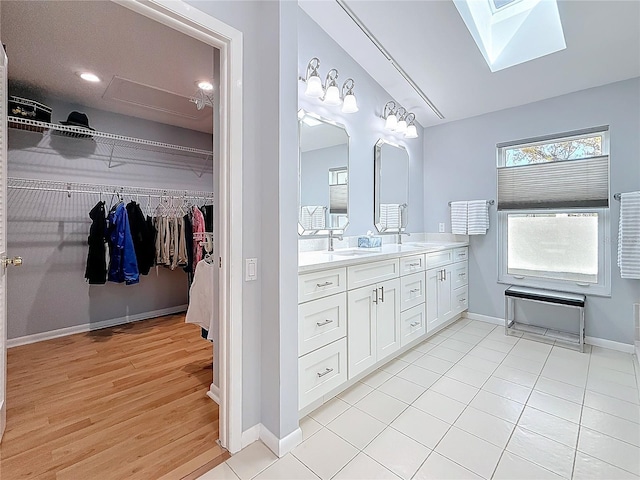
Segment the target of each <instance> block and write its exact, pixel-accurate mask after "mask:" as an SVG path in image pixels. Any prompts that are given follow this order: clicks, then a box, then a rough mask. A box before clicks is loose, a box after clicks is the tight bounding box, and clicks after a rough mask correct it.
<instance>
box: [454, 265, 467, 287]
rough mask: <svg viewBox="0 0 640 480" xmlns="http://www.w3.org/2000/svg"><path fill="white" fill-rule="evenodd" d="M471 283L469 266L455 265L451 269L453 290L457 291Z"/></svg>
mask: <svg viewBox="0 0 640 480" xmlns="http://www.w3.org/2000/svg"><path fill="white" fill-rule="evenodd" d="M468 283H469V264H468V263H467V262H460V263H454V264H453V266H452V267H451V288H453V289H456V288H458V287H462V286H464V285H467V284H468Z"/></svg>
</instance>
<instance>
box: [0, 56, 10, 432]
mask: <svg viewBox="0 0 640 480" xmlns="http://www.w3.org/2000/svg"><path fill="white" fill-rule="evenodd" d="M7 76H8V75H7V55H6V53H5V51H4V48H3V47H2V46H0V263H1V264H0V441H2V435H3V434H4V430H5V428H6V426H7V282H6V278H7V275H6V267H5V265H6V264H5V262H4V259H5V258H6V256H7V233H6V232H7V216H6V198H7V108H8V106H7V97H8V95H7V93H8V92H7Z"/></svg>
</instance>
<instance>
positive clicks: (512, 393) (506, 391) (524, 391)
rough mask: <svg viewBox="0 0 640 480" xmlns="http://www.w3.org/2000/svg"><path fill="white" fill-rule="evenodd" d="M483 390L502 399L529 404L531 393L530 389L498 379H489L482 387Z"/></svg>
mask: <svg viewBox="0 0 640 480" xmlns="http://www.w3.org/2000/svg"><path fill="white" fill-rule="evenodd" d="M482 389H483V390H486V391H488V392H491V393H495V394H496V395H500V396H501V397H505V398H508V399H510V400H514V401H516V402H518V403H527V399H528V398H529V394H530V393H531V389H530V388H527V387H523V386H522V385H517V384H515V383H512V382H509V381H507V380H503V379H502V378H498V377H491V378H489V380H487V382H486V383H485V384H484V385H483V386H482Z"/></svg>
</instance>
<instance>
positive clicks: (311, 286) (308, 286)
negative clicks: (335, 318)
mask: <svg viewBox="0 0 640 480" xmlns="http://www.w3.org/2000/svg"><path fill="white" fill-rule="evenodd" d="M346 290H347V271H346V269H344V268H333V269H331V270H322V271H320V272H313V273H305V274H302V275H298V303H303V302H308V301H309V300H316V299H318V298H322V297H326V296H328V295H333V294H334V293H341V292H345V291H346Z"/></svg>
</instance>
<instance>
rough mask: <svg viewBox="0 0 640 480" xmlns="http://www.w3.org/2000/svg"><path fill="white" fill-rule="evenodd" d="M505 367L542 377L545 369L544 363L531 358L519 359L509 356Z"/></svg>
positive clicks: (505, 360) (505, 361) (515, 356)
mask: <svg viewBox="0 0 640 480" xmlns="http://www.w3.org/2000/svg"><path fill="white" fill-rule="evenodd" d="M503 365H507V366H509V367H511V368H517V369H518V370H523V371H525V372H528V373H532V374H534V375H536V376H537V375H540V372H542V369H543V367H544V361H537V360H531V359H530V358H524V357H518V356H517V355H507V358H505V359H504V363H503Z"/></svg>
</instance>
